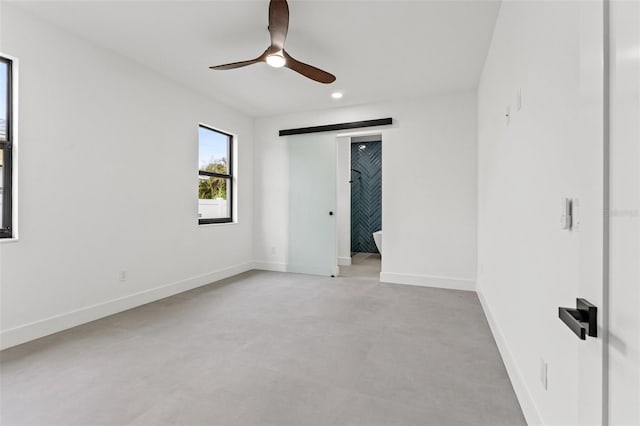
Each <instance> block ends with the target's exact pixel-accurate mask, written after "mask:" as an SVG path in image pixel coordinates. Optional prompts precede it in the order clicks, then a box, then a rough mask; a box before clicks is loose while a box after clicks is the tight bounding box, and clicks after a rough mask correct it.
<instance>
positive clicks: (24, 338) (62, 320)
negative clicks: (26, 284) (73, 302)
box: [0, 263, 253, 349]
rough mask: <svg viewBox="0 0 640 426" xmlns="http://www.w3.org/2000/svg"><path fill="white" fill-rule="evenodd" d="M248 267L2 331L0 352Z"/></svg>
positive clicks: (226, 269) (207, 275)
mask: <svg viewBox="0 0 640 426" xmlns="http://www.w3.org/2000/svg"><path fill="white" fill-rule="evenodd" d="M252 266H253V265H252V263H243V264H240V265H235V266H231V267H229V268H224V269H219V270H217V271H213V272H209V273H207V274H203V275H198V276H196V277H192V278H187V279H186V280H182V281H177V282H174V283H170V284H166V285H163V286H160V287H156V288H152V289H149V290H144V291H141V292H139V293H134V294H130V295H127V296H123V297H120V298H117V299H113V300H109V301H107V302H103V303H98V304H95V305H91V306H86V307H84V308H80V309H76V310H73V311H70V312H66V313H63V314H59V315H55V316H52V317H49V318H45V319H42V320H38V321H34V322H31V323H28V324H23V325H20V326H17V327H14V328H10V329H7V330H3V331H2V332H1V333H0V349H6V348H10V347H12V346H16V345H19V344H21V343H25V342H28V341H31V340H34V339H38V338H40V337H44V336H48V335H49V334H53V333H57V332H59V331H62V330H66V329H68V328H72V327H75V326H78V325H80V324H85V323H88V322H91V321H95V320H97V319H100V318H104V317H107V316H109V315H113V314H116V313H118V312H122V311H126V310H128V309H131V308H135V307H137V306H140V305H144V304H146V303H150V302H154V301H156V300H160V299H164V298H165V297H169V296H173V295H174V294H178V293H182V292H184V291H187V290H191V289H194V288H197V287H201V286H204V285H207V284H211V283H213V282H216V281H219V280H222V279H224V278H228V277H232V276H234V275H238V274H240V273H242V272H246V271H249V270H251V269H252Z"/></svg>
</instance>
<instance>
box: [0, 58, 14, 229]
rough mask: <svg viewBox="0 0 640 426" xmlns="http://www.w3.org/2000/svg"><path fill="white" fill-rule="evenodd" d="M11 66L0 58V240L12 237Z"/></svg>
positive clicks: (9, 61) (6, 59)
mask: <svg viewBox="0 0 640 426" xmlns="http://www.w3.org/2000/svg"><path fill="white" fill-rule="evenodd" d="M12 65H13V62H12V61H11V60H10V59H8V58H5V57H3V56H0V212H1V213H0V214H2V218H1V219H2V220H1V222H0V238H11V237H12V236H13V226H12V223H13V222H12V217H11V213H12V205H13V204H12V198H13V190H12V185H11V181H12V176H13V171H12V163H13V116H12V114H13V111H12V102H13V98H12V94H13V93H12V91H13V87H12V78H11V77H12Z"/></svg>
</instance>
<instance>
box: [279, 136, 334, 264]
mask: <svg viewBox="0 0 640 426" xmlns="http://www.w3.org/2000/svg"><path fill="white" fill-rule="evenodd" d="M287 149H288V154H289V213H288V214H289V217H288V223H289V230H288V231H289V237H288V240H289V254H288V266H287V270H288V271H289V272H299V273H304V274H316V275H327V276H331V275H337V273H338V258H337V243H336V214H335V213H336V164H337V148H336V136H335V134H333V133H313V134H308V135H296V136H289V137H288V138H287Z"/></svg>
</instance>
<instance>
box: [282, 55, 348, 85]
mask: <svg viewBox="0 0 640 426" xmlns="http://www.w3.org/2000/svg"><path fill="white" fill-rule="evenodd" d="M282 54H283V55H284V58H285V59H286V60H287V62H286V63H285V65H284V66H285V67H287V68H289V69H291V70H293V71H295V72H297V73H299V74H302V75H304V76H305V77H307V78H310V79H311V80H315V81H317V82H319V83H324V84H329V83H333V82H334V81H336V76H335V75H333V74H330V73H328V72H326V71H323V70H321V69H320V68H316V67H314V66H311V65H308V64H305V63H304V62H300V61H298V60H296V59H294V58H293V57H291V55H289V54H288V53H287V52H286V50H283V51H282Z"/></svg>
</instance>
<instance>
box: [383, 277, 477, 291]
mask: <svg viewBox="0 0 640 426" xmlns="http://www.w3.org/2000/svg"><path fill="white" fill-rule="evenodd" d="M380 281H382V282H384V283H393V284H408V285H417V286H422V287H437V288H447V289H450V290H467V291H475V290H476V283H475V281H473V280H468V279H464V278H451V277H436V276H431V275H411V274H398V273H395V272H380Z"/></svg>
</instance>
